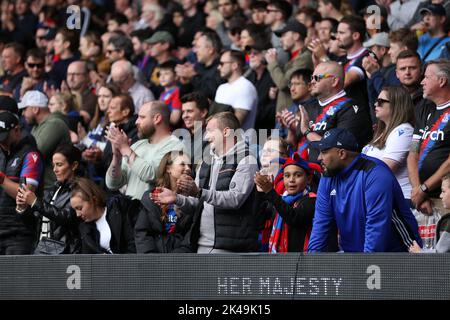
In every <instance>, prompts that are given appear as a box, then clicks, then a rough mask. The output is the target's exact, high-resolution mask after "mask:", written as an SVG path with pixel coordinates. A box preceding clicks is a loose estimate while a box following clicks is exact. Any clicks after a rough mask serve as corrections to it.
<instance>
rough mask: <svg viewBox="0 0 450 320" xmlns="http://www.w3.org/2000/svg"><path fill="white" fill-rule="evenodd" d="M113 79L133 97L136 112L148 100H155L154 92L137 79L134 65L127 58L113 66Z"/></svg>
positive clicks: (122, 89) (124, 91)
mask: <svg viewBox="0 0 450 320" xmlns="http://www.w3.org/2000/svg"><path fill="white" fill-rule="evenodd" d="M111 79H112V80H113V82H114V84H116V85H117V86H118V87H119V89H120V90H121V91H122V93H124V94H129V95H130V96H131V97H132V98H133V102H134V108H135V109H134V113H136V114H137V113H138V112H139V110H140V108H141V107H142V106H143V105H144V104H145V103H147V102H150V101H153V100H155V96H154V95H153V92H151V91H150V90H149V89H147V88H146V87H145V86H144V85H142V84H141V83H139V82H138V81H136V79H135V78H134V76H133V65H132V64H131V62H129V61H127V60H120V61H116V62H115V63H114V64H113V65H112V67H111Z"/></svg>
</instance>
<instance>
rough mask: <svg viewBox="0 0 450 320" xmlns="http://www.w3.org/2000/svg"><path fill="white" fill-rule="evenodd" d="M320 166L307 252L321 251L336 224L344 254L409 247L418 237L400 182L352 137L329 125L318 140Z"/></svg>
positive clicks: (405, 248)
mask: <svg viewBox="0 0 450 320" xmlns="http://www.w3.org/2000/svg"><path fill="white" fill-rule="evenodd" d="M316 144H317V147H318V148H319V149H320V155H319V160H320V161H321V165H322V168H323V170H324V176H323V177H322V179H321V180H320V184H319V189H318V192H317V200H316V210H315V213H314V221H313V228H312V232H311V238H310V240H309V246H308V252H322V251H325V250H326V248H327V244H328V237H329V235H330V233H331V230H332V229H333V227H334V226H335V225H336V226H337V228H338V230H339V247H340V250H341V251H343V252H400V251H408V248H409V244H410V243H412V242H413V241H414V240H416V241H421V239H420V236H419V230H418V225H417V222H416V219H415V218H414V215H413V214H412V212H411V210H410V208H409V205H408V203H407V201H406V200H405V198H404V197H403V193H402V190H401V188H400V185H399V184H398V182H397V179H396V178H395V176H394V175H393V173H392V172H391V170H390V169H389V167H388V166H386V165H385V164H384V163H383V162H382V161H380V160H378V159H375V158H372V157H368V156H366V155H363V154H360V153H359V152H358V149H359V148H358V143H357V142H356V138H355V136H354V135H353V134H352V133H350V132H349V131H347V130H344V129H339V128H335V129H331V130H329V131H327V132H325V134H324V138H323V139H322V140H321V141H320V142H317V143H316Z"/></svg>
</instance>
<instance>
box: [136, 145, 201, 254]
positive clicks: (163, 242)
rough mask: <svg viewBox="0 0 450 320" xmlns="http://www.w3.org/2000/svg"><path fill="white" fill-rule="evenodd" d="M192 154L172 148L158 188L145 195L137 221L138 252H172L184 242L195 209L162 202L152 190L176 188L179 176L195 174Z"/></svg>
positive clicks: (159, 175)
mask: <svg viewBox="0 0 450 320" xmlns="http://www.w3.org/2000/svg"><path fill="white" fill-rule="evenodd" d="M189 162H190V159H189V156H188V155H186V154H184V153H182V152H180V153H177V152H169V153H167V154H166V155H164V157H163V158H162V159H161V163H160V165H159V167H158V171H157V174H156V189H154V190H152V191H146V192H145V193H144V195H143V196H142V200H141V201H142V207H141V210H140V212H139V215H138V218H137V221H136V225H135V242H136V249H137V253H169V252H172V251H173V250H175V249H177V248H178V247H180V246H181V242H182V241H183V238H184V236H185V235H186V233H187V232H188V231H189V229H190V228H191V224H192V216H193V212H185V211H182V210H181V209H180V208H178V207H177V206H176V205H174V204H169V205H161V206H158V205H157V204H155V203H154V202H153V201H152V200H151V199H150V193H151V192H158V191H159V188H167V189H170V190H172V191H173V192H176V190H177V181H178V179H179V178H180V177H181V176H182V175H184V174H186V175H190V174H191V169H190V166H189Z"/></svg>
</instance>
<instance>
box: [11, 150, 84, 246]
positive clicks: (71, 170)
mask: <svg viewBox="0 0 450 320" xmlns="http://www.w3.org/2000/svg"><path fill="white" fill-rule="evenodd" d="M52 158H53V172H54V173H55V175H56V182H55V184H54V186H53V188H52V189H51V190H49V191H48V192H46V193H45V195H44V197H42V198H41V197H37V196H36V194H35V193H34V192H33V191H31V190H27V189H22V188H19V190H18V193H17V199H16V201H17V204H18V205H25V206H28V210H30V211H31V212H32V214H34V215H35V216H36V217H37V218H39V220H40V221H39V222H40V225H39V230H40V235H39V240H42V238H43V237H45V238H48V239H53V240H57V241H63V242H64V243H65V250H64V252H63V253H78V252H79V251H80V249H81V243H80V235H79V232H78V225H79V223H80V220H79V219H78V218H77V216H76V214H75V211H74V210H73V209H72V207H71V206H70V193H71V191H72V182H73V180H74V179H75V177H76V176H77V175H78V170H79V166H80V163H81V152H80V150H78V149H77V148H76V147H74V146H71V145H64V146H60V147H58V148H57V149H56V151H55V153H54V154H53V157H52ZM37 253H38V254H39V252H37Z"/></svg>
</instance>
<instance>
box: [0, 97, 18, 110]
mask: <svg viewBox="0 0 450 320" xmlns="http://www.w3.org/2000/svg"><path fill="white" fill-rule="evenodd" d="M1 110H3V111H9V112H12V113H14V114H18V113H19V108H18V107H17V102H16V100H14V99H13V98H11V97H8V96H0V111H1Z"/></svg>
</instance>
